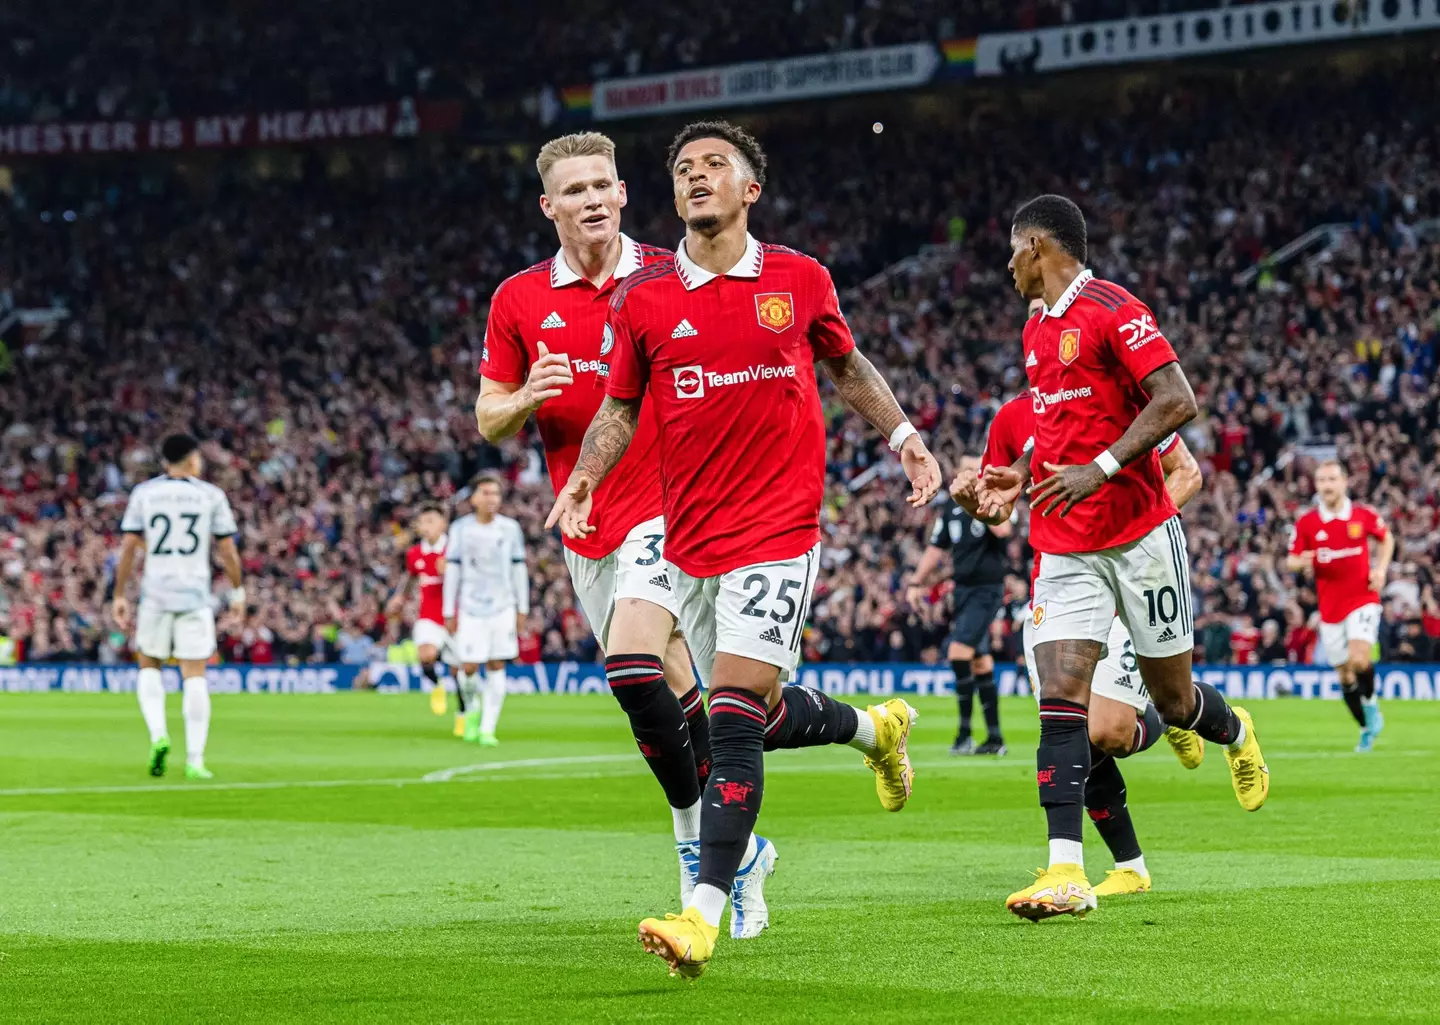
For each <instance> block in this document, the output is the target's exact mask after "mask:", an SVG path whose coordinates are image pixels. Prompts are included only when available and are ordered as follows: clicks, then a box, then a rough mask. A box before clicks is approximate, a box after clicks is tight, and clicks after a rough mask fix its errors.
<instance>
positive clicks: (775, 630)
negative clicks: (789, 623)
mask: <svg viewBox="0 0 1440 1025" xmlns="http://www.w3.org/2000/svg"><path fill="white" fill-rule="evenodd" d="M760 639H761V640H762V641H769V642H770V643H771V644H784V643H785V638H784V637H783V636H781V634H780V628H779V627H778V626H772V627H771V628H770V629H769V630H766V631H765V632H764V633H763V634H761V635H760Z"/></svg>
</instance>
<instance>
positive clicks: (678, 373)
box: [672, 363, 795, 399]
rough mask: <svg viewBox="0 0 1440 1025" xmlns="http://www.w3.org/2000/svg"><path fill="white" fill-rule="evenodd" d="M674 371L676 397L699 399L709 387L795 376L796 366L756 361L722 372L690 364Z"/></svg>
mask: <svg viewBox="0 0 1440 1025" xmlns="http://www.w3.org/2000/svg"><path fill="white" fill-rule="evenodd" d="M672 373H673V374H674V375H675V397H676V398H677V399H698V398H700V397H701V396H703V395H704V394H705V389H706V388H707V387H708V388H728V387H729V386H731V385H734V384H755V383H757V382H759V381H778V380H781V379H783V378H787V377H788V378H793V377H794V376H795V367H794V366H793V365H788V366H765V365H764V364H762V363H756V364H755V365H754V366H749V367H745V368H744V369H743V370H732V371H730V372H728V373H720V372H718V371H714V370H706V369H705V368H704V367H701V366H689V367H676V368H675V369H674V370H673V371H672Z"/></svg>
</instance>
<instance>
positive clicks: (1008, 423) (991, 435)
mask: <svg viewBox="0 0 1440 1025" xmlns="http://www.w3.org/2000/svg"><path fill="white" fill-rule="evenodd" d="M1018 409H1019V407H1018V406H1017V405H1016V404H1015V403H1014V402H1013V401H1012V402H1007V403H1005V405H1003V406H1001V407H1000V409H999V410H998V411H997V412H996V413H995V418H994V419H993V420H991V421H990V430H989V431H988V432H987V433H986V435H985V454H984V455H983V456H981V457H980V465H981V466H1009V465H1010V464H1011V463H1013V462H1015V460H1017V459H1019V458H1020V456H1021V455H1022V454H1023V453H1024V452H1025V451H1026V450H1027V449H1028V448H1029V446H1028V445H1027V444H1025V442H1024V441H1023V440H1022V439H1021V438H1020V437H1019V434H1020V432H1019V431H1018V430H1017V429H1016V428H1017V426H1018V423H1017V421H1018V412H1017V411H1018Z"/></svg>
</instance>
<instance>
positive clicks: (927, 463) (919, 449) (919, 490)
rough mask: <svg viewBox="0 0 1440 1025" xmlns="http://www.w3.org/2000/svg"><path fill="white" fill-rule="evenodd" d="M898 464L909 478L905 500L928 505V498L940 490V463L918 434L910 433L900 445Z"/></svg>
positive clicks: (914, 504)
mask: <svg viewBox="0 0 1440 1025" xmlns="http://www.w3.org/2000/svg"><path fill="white" fill-rule="evenodd" d="M900 466H901V467H902V468H903V469H904V470H905V476H906V477H908V478H910V485H911V491H910V497H908V498H906V499H905V501H907V502H909V503H910V504H911V505H913V506H916V507H919V506H923V505H929V504H930V500H931V499H932V498H934V497H935V495H936V494H937V493H938V492H939V491H940V483H941V481H942V480H943V479H944V478H942V477H941V476H940V464H939V462H937V461H936V459H935V457H934V456H933V455H931V454H930V450H929V449H928V448H926V447H925V443H924V442H923V441H921V440H920V436H919V435H918V434H912V435H910V437H908V438H906V439H905V444H903V445H901V446H900Z"/></svg>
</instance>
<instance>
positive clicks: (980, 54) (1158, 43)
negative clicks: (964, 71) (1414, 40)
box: [974, 0, 1440, 76]
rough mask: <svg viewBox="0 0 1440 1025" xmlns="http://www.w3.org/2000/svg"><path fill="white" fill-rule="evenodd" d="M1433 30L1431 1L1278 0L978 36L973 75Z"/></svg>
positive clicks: (1437, 13) (1437, 9) (1438, 21)
mask: <svg viewBox="0 0 1440 1025" xmlns="http://www.w3.org/2000/svg"><path fill="white" fill-rule="evenodd" d="M1434 28H1440V4H1436V3H1435V2H1434V0H1424V2H1418V0H1385V2H1380V0H1369V2H1365V3H1342V2H1337V0H1280V2H1268V3H1255V4H1247V5H1245V6H1243V7H1224V8H1221V9H1219V10H1209V11H1192V12H1189V13H1185V14H1164V15H1151V16H1147V17H1139V18H1125V19H1122V20H1118V21H1100V22H1089V23H1082V24H1075V25H1065V26H1062V27H1058V28H1042V29H1034V30H1031V31H1024V32H995V33H989V34H986V35H982V36H980V37H979V38H978V39H977V40H976V44H975V58H974V60H975V74H976V75H979V76H986V75H1020V74H1039V73H1043V72H1048V71H1065V70H1069V69H1071V68H1083V67H1092V66H1095V65H1099V64H1130V63H1137V62H1139V61H1153V60H1172V59H1175V58H1183V57H1202V56H1205V55H1207V54H1215V53H1230V52H1235V51H1239V50H1255V49H1260V48H1262V47H1268V46H1297V45H1301V44H1304V43H1322V42H1327V41H1328V42H1334V41H1337V40H1344V39H1353V38H1356V37H1363V36H1379V35H1388V34H1392V33H1399V32H1417V31H1422V30H1424V29H1434Z"/></svg>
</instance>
